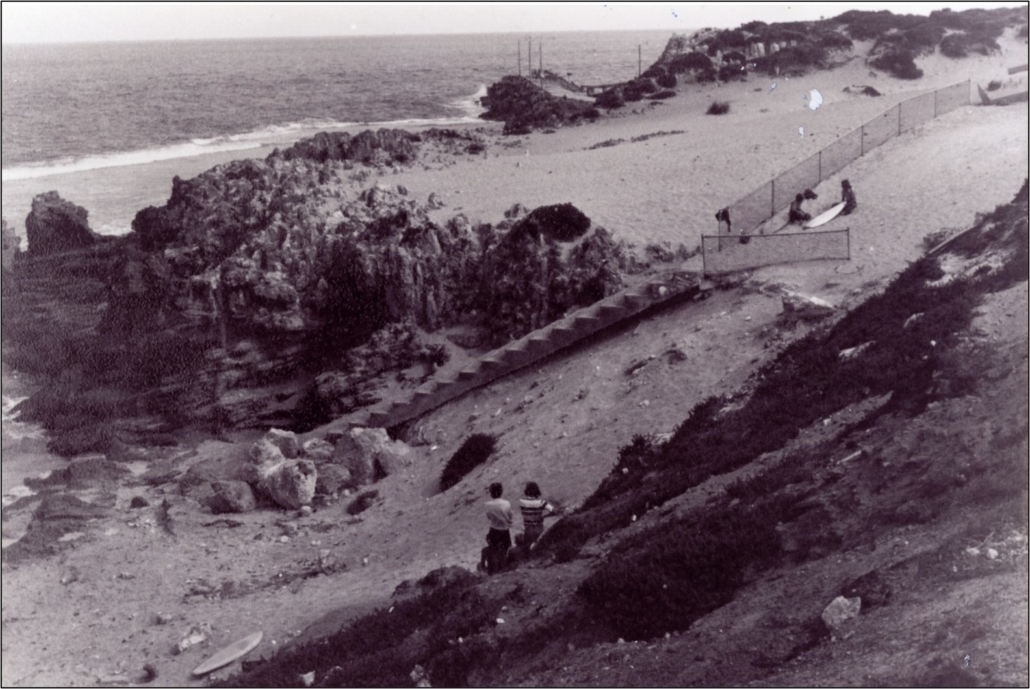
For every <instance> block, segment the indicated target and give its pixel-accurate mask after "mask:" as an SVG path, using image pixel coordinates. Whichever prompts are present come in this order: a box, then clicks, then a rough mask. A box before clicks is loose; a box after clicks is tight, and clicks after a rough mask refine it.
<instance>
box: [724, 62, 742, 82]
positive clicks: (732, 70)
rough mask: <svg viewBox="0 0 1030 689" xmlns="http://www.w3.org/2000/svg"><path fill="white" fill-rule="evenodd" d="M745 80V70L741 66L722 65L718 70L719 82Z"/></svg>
mask: <svg viewBox="0 0 1030 689" xmlns="http://www.w3.org/2000/svg"><path fill="white" fill-rule="evenodd" d="M742 79H747V70H746V69H744V67H743V66H741V65H723V66H722V67H720V68H719V81H738V80H742Z"/></svg>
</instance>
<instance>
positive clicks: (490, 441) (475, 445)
mask: <svg viewBox="0 0 1030 689" xmlns="http://www.w3.org/2000/svg"><path fill="white" fill-rule="evenodd" d="M496 446H497V438H495V437H494V436H492V435H488V434H486V433H473V434H472V435H470V436H469V437H468V438H467V439H466V440H465V442H463V443H462V444H461V447H459V448H458V451H457V452H455V453H454V455H453V456H452V457H451V458H450V459H449V460H448V461H447V465H446V466H445V467H444V468H443V472H442V473H441V474H440V490H441V491H445V490H448V489H450V488H451V487H453V486H455V485H457V484H458V482H459V481H461V479H463V478H465V476H467V475H468V473H469V472H470V471H472V470H473V469H475V468H476V467H477V466H479V465H480V464H482V463H483V462H485V461H486V460H487V459H488V458H489V457H490V455H492V454H493V452H494V448H495V447H496Z"/></svg>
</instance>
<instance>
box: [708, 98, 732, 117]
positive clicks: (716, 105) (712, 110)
mask: <svg viewBox="0 0 1030 689" xmlns="http://www.w3.org/2000/svg"><path fill="white" fill-rule="evenodd" d="M729 111H730V104H729V103H727V102H726V101H724V100H714V101H712V104H711V105H709V106H708V110H707V111H706V114H708V115H725V114H726V113H728V112H729Z"/></svg>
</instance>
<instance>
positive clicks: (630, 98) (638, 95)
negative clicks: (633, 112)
mask: <svg viewBox="0 0 1030 689" xmlns="http://www.w3.org/2000/svg"><path fill="white" fill-rule="evenodd" d="M622 97H623V98H625V99H626V102H627V103H631V102H632V103H636V102H637V101H641V100H643V99H644V92H643V91H642V90H641V89H640V84H639V83H637V82H635V81H631V82H629V83H628V84H626V85H625V86H623V87H622Z"/></svg>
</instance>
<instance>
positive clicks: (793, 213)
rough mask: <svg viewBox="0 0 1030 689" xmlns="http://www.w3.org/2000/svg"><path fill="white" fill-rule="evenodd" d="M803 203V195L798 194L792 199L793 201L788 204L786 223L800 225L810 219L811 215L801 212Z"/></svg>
mask: <svg viewBox="0 0 1030 689" xmlns="http://www.w3.org/2000/svg"><path fill="white" fill-rule="evenodd" d="M804 202H805V195H804V194H798V195H796V196H795V197H794V200H793V201H791V203H790V216H789V217H788V218H787V222H788V223H790V224H791V225H800V224H802V223H806V222H808V221H809V220H811V219H812V214H811V213H806V212H805V211H803V210H801V204H802V203H804Z"/></svg>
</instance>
